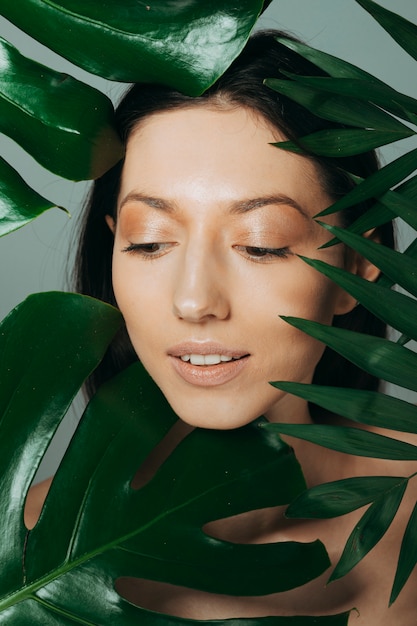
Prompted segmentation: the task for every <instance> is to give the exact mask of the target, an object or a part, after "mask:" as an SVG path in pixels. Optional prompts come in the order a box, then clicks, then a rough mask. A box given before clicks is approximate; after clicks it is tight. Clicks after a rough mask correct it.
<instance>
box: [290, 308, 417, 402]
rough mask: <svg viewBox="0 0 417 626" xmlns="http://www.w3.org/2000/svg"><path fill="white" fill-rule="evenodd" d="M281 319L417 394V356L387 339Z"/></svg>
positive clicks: (376, 374)
mask: <svg viewBox="0 0 417 626" xmlns="http://www.w3.org/2000/svg"><path fill="white" fill-rule="evenodd" d="M282 319H283V320H285V321H286V322H288V323H289V324H291V325H292V326H295V328H299V329H300V330H302V331H303V332H305V333H307V334H308V335H310V336H312V337H315V338H316V339H318V340H319V341H322V342H323V343H325V344H326V345H327V346H329V347H330V348H332V349H333V350H335V351H336V352H338V353H339V354H341V355H342V356H344V357H345V358H346V359H348V360H349V361H351V362H352V363H354V364H355V365H357V366H358V367H360V368H361V369H364V370H365V371H367V372H369V373H370V374H372V375H373V376H376V377H377V378H382V380H387V381H389V382H391V383H394V384H395V385H400V386H401V387H405V388H406V389H412V390H413V391H417V378H416V371H417V354H416V353H415V352H413V351H412V350H409V349H408V348H404V347H403V346H399V345H397V344H396V343H393V342H392V341H388V340H387V339H381V338H380V337H374V336H373V335H366V334H364V333H356V332H354V331H352V330H346V329H342V328H335V327H334V326H327V325H326V324H319V323H318V322H312V321H310V320H303V319H300V318H298V317H286V316H285V317H284V316H282Z"/></svg>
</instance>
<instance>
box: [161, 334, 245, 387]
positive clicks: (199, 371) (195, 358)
mask: <svg viewBox="0 0 417 626" xmlns="http://www.w3.org/2000/svg"><path fill="white" fill-rule="evenodd" d="M168 355H169V357H170V359H171V363H172V366H173V368H174V370H175V372H176V373H177V374H178V375H179V376H180V377H181V378H182V379H183V380H184V381H186V382H187V383H189V384H192V385H197V386H203V387H213V386H216V385H223V384H225V383H227V382H229V381H231V380H233V379H234V378H235V377H236V376H238V375H239V374H240V373H241V371H242V370H243V369H244V367H245V366H246V364H247V362H248V359H249V356H250V355H249V354H248V353H247V352H243V351H241V350H233V349H229V348H224V347H223V346H220V345H218V344H197V345H196V344H181V345H179V346H176V347H174V348H172V349H170V350H169V352H168Z"/></svg>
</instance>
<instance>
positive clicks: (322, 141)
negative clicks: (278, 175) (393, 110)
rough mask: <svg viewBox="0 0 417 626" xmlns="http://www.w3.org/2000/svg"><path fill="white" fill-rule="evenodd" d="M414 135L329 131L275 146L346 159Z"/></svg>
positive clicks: (355, 130) (365, 131)
mask: <svg viewBox="0 0 417 626" xmlns="http://www.w3.org/2000/svg"><path fill="white" fill-rule="evenodd" d="M413 134H415V133H414V132H413V131H410V130H409V129H408V130H406V131H404V132H403V133H399V132H388V131H385V130H384V131H378V130H359V129H354V130H350V129H347V130H345V129H339V130H333V129H332V130H328V129H327V130H319V131H318V132H316V133H312V134H311V135H307V136H305V137H300V139H299V140H298V141H299V143H294V142H293V141H279V142H277V143H274V144H273V145H274V146H276V147H277V148H282V149H283V150H289V151H291V152H296V153H300V154H305V153H313V154H317V155H319V156H327V157H346V156H353V155H355V154H361V153H362V152H367V151H368V150H373V149H374V148H379V147H380V146H385V145H386V144H389V143H392V142H394V141H398V140H399V139H405V138H406V137H409V136H410V135H413Z"/></svg>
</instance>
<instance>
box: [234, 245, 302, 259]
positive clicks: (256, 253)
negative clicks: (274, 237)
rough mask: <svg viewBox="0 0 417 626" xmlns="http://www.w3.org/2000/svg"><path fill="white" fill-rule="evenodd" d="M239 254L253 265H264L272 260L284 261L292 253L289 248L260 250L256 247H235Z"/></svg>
mask: <svg viewBox="0 0 417 626" xmlns="http://www.w3.org/2000/svg"><path fill="white" fill-rule="evenodd" d="M235 249H236V250H238V251H239V252H243V253H244V254H245V256H247V258H249V259H250V260H251V261H254V262H255V263H266V262H268V261H270V260H271V259H272V258H274V257H275V258H279V259H286V258H288V256H290V255H291V254H292V253H291V252H290V250H289V248H261V247H257V246H235Z"/></svg>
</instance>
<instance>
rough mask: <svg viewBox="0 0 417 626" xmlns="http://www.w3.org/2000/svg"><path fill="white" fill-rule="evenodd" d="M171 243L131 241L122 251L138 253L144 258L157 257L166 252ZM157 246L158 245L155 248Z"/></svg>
mask: <svg viewBox="0 0 417 626" xmlns="http://www.w3.org/2000/svg"><path fill="white" fill-rule="evenodd" d="M169 245H171V244H169V243H159V242H157V241H152V242H149V243H131V244H129V245H128V246H126V248H123V250H122V252H127V253H136V254H139V255H141V256H142V257H143V258H144V259H156V258H158V257H159V256H161V255H162V254H164V252H165V249H166V247H167V246H169ZM155 247H157V248H156V249H155Z"/></svg>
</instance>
